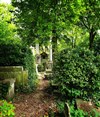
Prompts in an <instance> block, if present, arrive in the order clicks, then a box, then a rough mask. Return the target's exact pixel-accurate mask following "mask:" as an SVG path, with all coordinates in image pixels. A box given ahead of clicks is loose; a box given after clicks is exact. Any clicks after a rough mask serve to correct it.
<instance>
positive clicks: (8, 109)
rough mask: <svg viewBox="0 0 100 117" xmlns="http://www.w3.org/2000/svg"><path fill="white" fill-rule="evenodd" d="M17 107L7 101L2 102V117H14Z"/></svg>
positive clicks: (0, 109)
mask: <svg viewBox="0 0 100 117" xmlns="http://www.w3.org/2000/svg"><path fill="white" fill-rule="evenodd" d="M14 109H15V107H14V106H13V105H12V103H9V102H7V101H5V100H2V101H0V117H14V116H15V113H14Z"/></svg>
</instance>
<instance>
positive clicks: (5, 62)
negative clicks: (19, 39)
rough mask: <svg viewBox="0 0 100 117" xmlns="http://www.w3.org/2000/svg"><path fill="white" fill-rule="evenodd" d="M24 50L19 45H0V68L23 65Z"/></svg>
mask: <svg viewBox="0 0 100 117" xmlns="http://www.w3.org/2000/svg"><path fill="white" fill-rule="evenodd" d="M24 53H25V48H24V47H23V46H22V45H21V44H20V43H11V42H10V41H9V43H6V42H5V43H0V66H18V65H23V64H24V57H25V54H24Z"/></svg>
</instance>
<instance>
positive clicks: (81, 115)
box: [70, 106, 88, 117]
mask: <svg viewBox="0 0 100 117" xmlns="http://www.w3.org/2000/svg"><path fill="white" fill-rule="evenodd" d="M70 114H71V116H72V117H88V114H87V113H85V112H84V111H83V110H81V109H75V108H74V106H71V107H70Z"/></svg>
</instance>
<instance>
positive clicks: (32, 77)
mask: <svg viewBox="0 0 100 117" xmlns="http://www.w3.org/2000/svg"><path fill="white" fill-rule="evenodd" d="M34 62H35V57H34V56H33V54H32V51H31V50H30V49H27V51H26V57H25V68H26V69H27V70H28V75H29V77H28V79H29V82H28V84H29V86H30V89H31V90H33V89H34V88H35V87H36V85H37V75H36V69H35V63H34ZM31 90H30V91H31Z"/></svg>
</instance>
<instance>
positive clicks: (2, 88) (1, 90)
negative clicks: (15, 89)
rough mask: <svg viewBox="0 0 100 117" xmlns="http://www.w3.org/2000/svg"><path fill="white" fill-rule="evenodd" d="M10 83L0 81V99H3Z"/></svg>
mask: <svg viewBox="0 0 100 117" xmlns="http://www.w3.org/2000/svg"><path fill="white" fill-rule="evenodd" d="M9 86H10V83H3V82H0V99H5V98H6V96H7V93H8V88H9Z"/></svg>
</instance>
